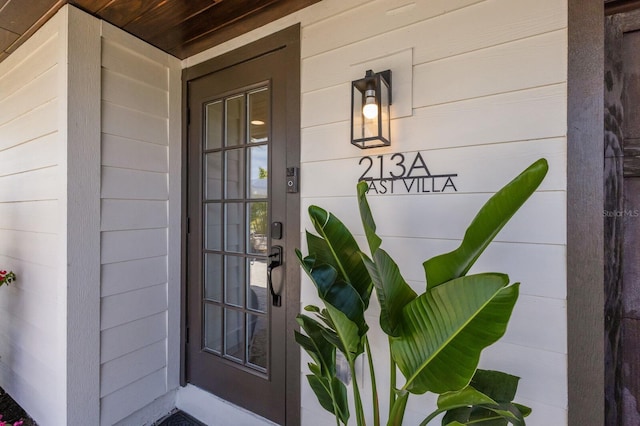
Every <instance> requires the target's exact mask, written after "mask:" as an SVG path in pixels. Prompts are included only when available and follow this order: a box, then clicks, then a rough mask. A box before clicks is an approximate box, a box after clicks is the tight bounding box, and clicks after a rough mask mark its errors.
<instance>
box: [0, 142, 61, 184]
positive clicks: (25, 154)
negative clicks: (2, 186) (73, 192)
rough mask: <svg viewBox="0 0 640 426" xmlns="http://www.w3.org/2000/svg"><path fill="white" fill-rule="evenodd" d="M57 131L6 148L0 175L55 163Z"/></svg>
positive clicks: (40, 167) (35, 168)
mask: <svg viewBox="0 0 640 426" xmlns="http://www.w3.org/2000/svg"><path fill="white" fill-rule="evenodd" d="M59 137H60V136H59V134H58V133H57V132H55V133H51V134H48V135H46V136H43V137H40V138H37V139H34V140H33V141H31V142H29V143H23V144H20V145H16V146H13V147H11V148H8V149H6V150H5V151H3V153H2V157H3V162H4V165H3V167H2V170H1V171H0V175H3V176H4V175H10V174H15V173H21V172H27V171H32V170H37V169H42V168H45V167H50V166H55V165H57V164H56V163H57V161H58V157H57V142H58V138H59Z"/></svg>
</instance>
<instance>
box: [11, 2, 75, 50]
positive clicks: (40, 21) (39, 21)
mask: <svg viewBox="0 0 640 426" xmlns="http://www.w3.org/2000/svg"><path fill="white" fill-rule="evenodd" d="M51 3H52V4H51V6H50V8H49V10H46V11H44V12H43V13H42V15H39V16H38V17H36V19H35V22H33V21H32V23H31V26H30V27H29V28H27V30H26V31H24V32H23V33H22V34H21V35H20V37H18V38H17V39H16V40H15V41H14V42H13V43H12V44H11V45H10V46H9V47H8V48H7V49H5V52H7V53H12V52H14V51H15V50H16V49H17V48H18V47H19V46H20V45H21V44H22V43H24V42H25V41H27V40H28V39H29V37H31V36H32V35H33V34H35V32H36V31H38V30H39V29H40V27H42V26H43V25H44V24H45V22H47V21H48V20H49V19H50V18H51V17H52V16H53V15H55V14H56V12H58V10H59V9H60V8H61V7H62V6H64V5H65V4H67V0H54V1H52V2H51ZM3 19H4V18H3Z"/></svg>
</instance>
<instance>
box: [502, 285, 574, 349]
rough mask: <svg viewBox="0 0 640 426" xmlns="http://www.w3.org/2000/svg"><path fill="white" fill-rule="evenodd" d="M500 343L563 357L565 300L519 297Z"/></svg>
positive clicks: (564, 347) (565, 340) (565, 331)
mask: <svg viewBox="0 0 640 426" xmlns="http://www.w3.org/2000/svg"><path fill="white" fill-rule="evenodd" d="M512 282H513V281H512ZM501 341H504V342H505V343H512V344H514V345H520V346H525V347H530V348H536V349H542V350H546V351H551V352H557V353H561V354H566V353H567V304H566V301H565V300H555V299H548V298H544V297H532V296H527V295H520V297H519V298H518V302H517V303H516V307H515V308H514V310H513V314H512V315H511V321H510V322H509V328H508V329H507V332H506V334H505V335H504V337H503V338H502V340H501Z"/></svg>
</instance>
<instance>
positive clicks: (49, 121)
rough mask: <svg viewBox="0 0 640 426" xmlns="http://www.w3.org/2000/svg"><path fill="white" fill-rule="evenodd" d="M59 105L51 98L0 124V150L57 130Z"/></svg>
mask: <svg viewBox="0 0 640 426" xmlns="http://www.w3.org/2000/svg"><path fill="white" fill-rule="evenodd" d="M59 108H60V105H59V103H58V101H57V100H52V101H49V102H47V103H46V104H43V105H35V106H34V108H33V109H31V110H29V111H28V112H26V113H25V114H22V115H21V116H19V117H17V118H15V119H13V120H11V121H10V122H8V123H5V124H3V125H2V126H0V134H2V139H0V150H3V149H6V148H9V147H12V146H15V145H18V144H21V143H24V142H28V141H31V140H33V139H36V138H38V137H41V136H44V135H48V134H50V133H53V132H55V131H57V130H58V117H59Z"/></svg>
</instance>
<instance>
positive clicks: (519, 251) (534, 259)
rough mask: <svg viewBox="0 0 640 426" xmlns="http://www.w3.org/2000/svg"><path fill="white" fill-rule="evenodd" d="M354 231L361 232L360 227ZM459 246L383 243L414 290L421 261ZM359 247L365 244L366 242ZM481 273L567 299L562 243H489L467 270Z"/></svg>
mask: <svg viewBox="0 0 640 426" xmlns="http://www.w3.org/2000/svg"><path fill="white" fill-rule="evenodd" d="M373 214H374V217H375V218H376V220H378V221H382V220H385V218H382V217H380V218H379V217H378V215H376V212H375V211H374V212H373ZM356 232H358V234H360V235H361V233H362V230H361V227H360V228H357V231H356ZM360 235H358V237H359V236H360ZM459 245H460V240H449V239H447V240H438V239H421V238H398V237H385V238H383V243H382V247H383V248H384V249H385V250H386V251H387V252H388V253H389V254H390V255H391V257H393V258H394V260H395V261H396V263H397V264H398V267H399V268H400V272H401V273H402V276H403V277H404V278H405V279H406V280H408V281H414V282H417V283H419V285H418V286H417V287H416V291H417V290H421V291H424V288H425V285H426V284H425V275H424V268H423V267H422V263H423V262H424V261H425V260H427V259H430V258H431V257H433V256H437V255H439V254H442V253H447V252H450V251H452V250H454V249H456V248H457V247H458V246H459ZM361 247H363V248H365V247H367V245H366V243H365V244H364V245H361ZM481 272H503V273H505V274H507V275H509V277H510V278H511V280H512V281H513V282H521V283H522V285H521V286H520V294H522V295H530V296H539V297H548V298H552V299H565V298H566V286H565V283H564V279H563V278H564V277H565V276H566V249H565V247H564V246H562V245H549V244H523V243H502V242H492V243H491V244H490V245H489V247H487V249H486V250H485V252H484V253H483V254H482V255H481V256H480V258H478V260H477V261H476V263H475V264H474V265H473V267H472V269H471V270H470V271H469V273H470V274H477V273H481Z"/></svg>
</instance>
